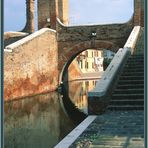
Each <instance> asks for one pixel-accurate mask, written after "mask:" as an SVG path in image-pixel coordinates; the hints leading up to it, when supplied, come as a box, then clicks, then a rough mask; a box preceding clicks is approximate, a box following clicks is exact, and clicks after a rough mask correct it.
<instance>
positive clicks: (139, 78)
mask: <svg viewBox="0 0 148 148" xmlns="http://www.w3.org/2000/svg"><path fill="white" fill-rule="evenodd" d="M120 80H144V75H140V76H120ZM120 80H119V81H120Z"/></svg>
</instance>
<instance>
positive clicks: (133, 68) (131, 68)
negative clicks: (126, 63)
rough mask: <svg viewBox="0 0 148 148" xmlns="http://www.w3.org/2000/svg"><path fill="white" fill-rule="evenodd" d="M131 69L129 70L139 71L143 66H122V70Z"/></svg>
mask: <svg viewBox="0 0 148 148" xmlns="http://www.w3.org/2000/svg"><path fill="white" fill-rule="evenodd" d="M126 70H127V71H129V70H130V71H131V70H133V71H141V70H143V71H144V66H139V67H124V71H126Z"/></svg>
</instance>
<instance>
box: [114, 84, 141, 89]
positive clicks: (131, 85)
mask: <svg viewBox="0 0 148 148" xmlns="http://www.w3.org/2000/svg"><path fill="white" fill-rule="evenodd" d="M116 88H117V89H133V88H134V89H136V88H139V89H142V88H144V84H136V85H135V84H120V85H119V84H118V85H117V87H116Z"/></svg>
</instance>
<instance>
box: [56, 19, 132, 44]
mask: <svg viewBox="0 0 148 148" xmlns="http://www.w3.org/2000/svg"><path fill="white" fill-rule="evenodd" d="M131 30H132V23H131V21H129V22H127V23H124V24H107V25H83V26H66V25H64V24H62V22H60V20H59V19H57V35H58V36H57V37H58V41H60V42H65V41H87V40H90V39H92V38H93V37H95V40H106V39H107V40H111V39H120V38H122V39H123V38H127V37H128V36H129V34H130V32H131Z"/></svg>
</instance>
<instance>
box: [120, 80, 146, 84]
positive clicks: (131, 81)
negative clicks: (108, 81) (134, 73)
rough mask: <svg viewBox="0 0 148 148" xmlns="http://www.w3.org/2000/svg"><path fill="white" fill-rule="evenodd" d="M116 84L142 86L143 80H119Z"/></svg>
mask: <svg viewBox="0 0 148 148" xmlns="http://www.w3.org/2000/svg"><path fill="white" fill-rule="evenodd" d="M118 84H119V85H120V84H136V85H137V84H144V80H120V81H119V82H118Z"/></svg>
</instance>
